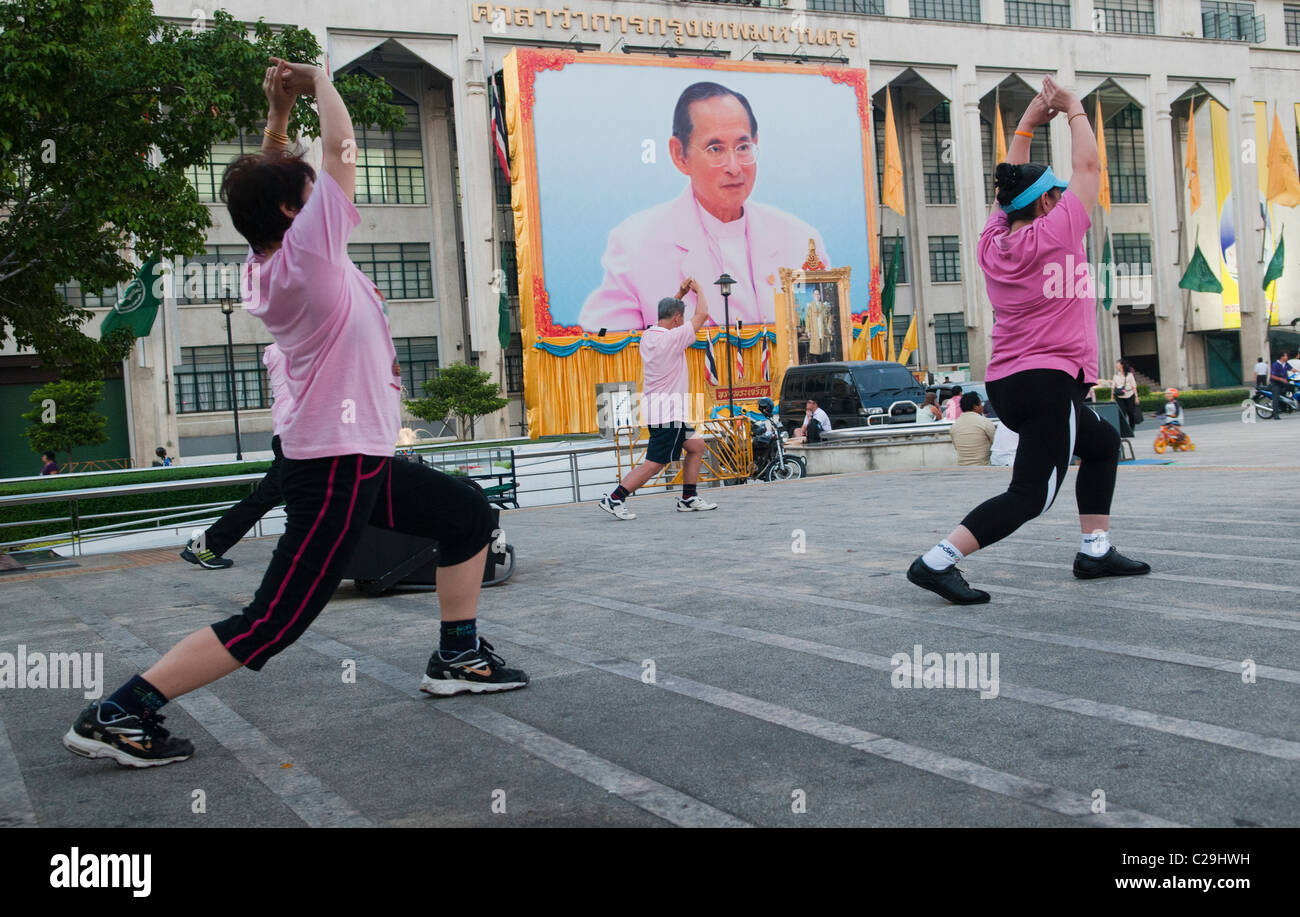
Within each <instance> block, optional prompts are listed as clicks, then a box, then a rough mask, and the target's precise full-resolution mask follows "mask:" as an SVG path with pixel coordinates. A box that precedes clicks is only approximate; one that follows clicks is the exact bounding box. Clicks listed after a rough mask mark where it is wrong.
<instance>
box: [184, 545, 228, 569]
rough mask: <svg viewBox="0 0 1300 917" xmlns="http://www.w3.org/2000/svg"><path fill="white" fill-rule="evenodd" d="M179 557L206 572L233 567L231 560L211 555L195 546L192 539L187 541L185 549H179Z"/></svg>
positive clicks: (204, 549)
mask: <svg viewBox="0 0 1300 917" xmlns="http://www.w3.org/2000/svg"><path fill="white" fill-rule="evenodd" d="M181 557H183V558H185V560H188V561H189V562H190V563H192V564H198V565H199V566H200V567H203V568H205V569H207V570H224V569H226V568H227V567H233V566H234V565H235V562H234V561H233V560H229V559H227V558H225V557H222V556H221V555H220V554H213V553H212V552H211V551H209V550H208V549H207V548H200V547H199V546H198V545H197V544H195V540H194V539H193V538H191V539H190V540H189V543H187V544H186V545H185V547H183V548H181Z"/></svg>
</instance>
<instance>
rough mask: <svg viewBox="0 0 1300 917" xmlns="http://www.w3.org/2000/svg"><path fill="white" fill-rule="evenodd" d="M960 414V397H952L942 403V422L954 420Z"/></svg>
mask: <svg viewBox="0 0 1300 917" xmlns="http://www.w3.org/2000/svg"><path fill="white" fill-rule="evenodd" d="M961 414H962V411H961V395H953V396H952V397H951V398H949V399H948V400H947V401H945V402H944V403H943V419H944V420H956V419H957V418H958V417H960V416H961Z"/></svg>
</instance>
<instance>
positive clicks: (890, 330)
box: [885, 315, 898, 363]
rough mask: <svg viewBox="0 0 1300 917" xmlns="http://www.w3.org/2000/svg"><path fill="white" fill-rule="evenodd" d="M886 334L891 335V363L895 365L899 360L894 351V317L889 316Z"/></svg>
mask: <svg viewBox="0 0 1300 917" xmlns="http://www.w3.org/2000/svg"><path fill="white" fill-rule="evenodd" d="M885 333H886V334H888V335H889V362H890V363H893V362H894V361H895V360H897V359H898V355H897V354H896V353H895V351H894V316H892V315H891V316H889V327H888V328H887V329H886V330H885Z"/></svg>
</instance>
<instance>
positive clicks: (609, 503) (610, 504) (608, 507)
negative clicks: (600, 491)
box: [596, 494, 636, 519]
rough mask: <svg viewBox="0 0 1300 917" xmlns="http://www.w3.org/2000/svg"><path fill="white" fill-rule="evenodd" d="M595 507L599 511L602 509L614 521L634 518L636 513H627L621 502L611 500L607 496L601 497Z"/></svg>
mask: <svg viewBox="0 0 1300 917" xmlns="http://www.w3.org/2000/svg"><path fill="white" fill-rule="evenodd" d="M596 505H597V506H599V507H600V508H601V509H603V510H604V511H605V512H607V513H609V514H610V515H611V516H613V517H614V518H615V519H635V518H636V513H629V512H628V511H627V506H626V505H624V501H623V500H614V499H611V498H610V496H609V494H605V496H603V497H601V498H600V502H599V503H597V504H596Z"/></svg>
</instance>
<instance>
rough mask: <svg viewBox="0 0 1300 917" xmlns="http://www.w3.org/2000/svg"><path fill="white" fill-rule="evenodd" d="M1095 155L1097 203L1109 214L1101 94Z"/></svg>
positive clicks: (1099, 96)
mask: <svg viewBox="0 0 1300 917" xmlns="http://www.w3.org/2000/svg"><path fill="white" fill-rule="evenodd" d="M1097 153H1098V155H1099V156H1100V157H1101V187H1100V188H1098V189H1097V203H1098V204H1101V206H1102V209H1103V210H1105V211H1106V212H1107V213H1110V172H1109V171H1108V170H1107V167H1106V131H1105V128H1104V126H1103V125H1102V121H1101V93H1100V92H1099V93H1097Z"/></svg>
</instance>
